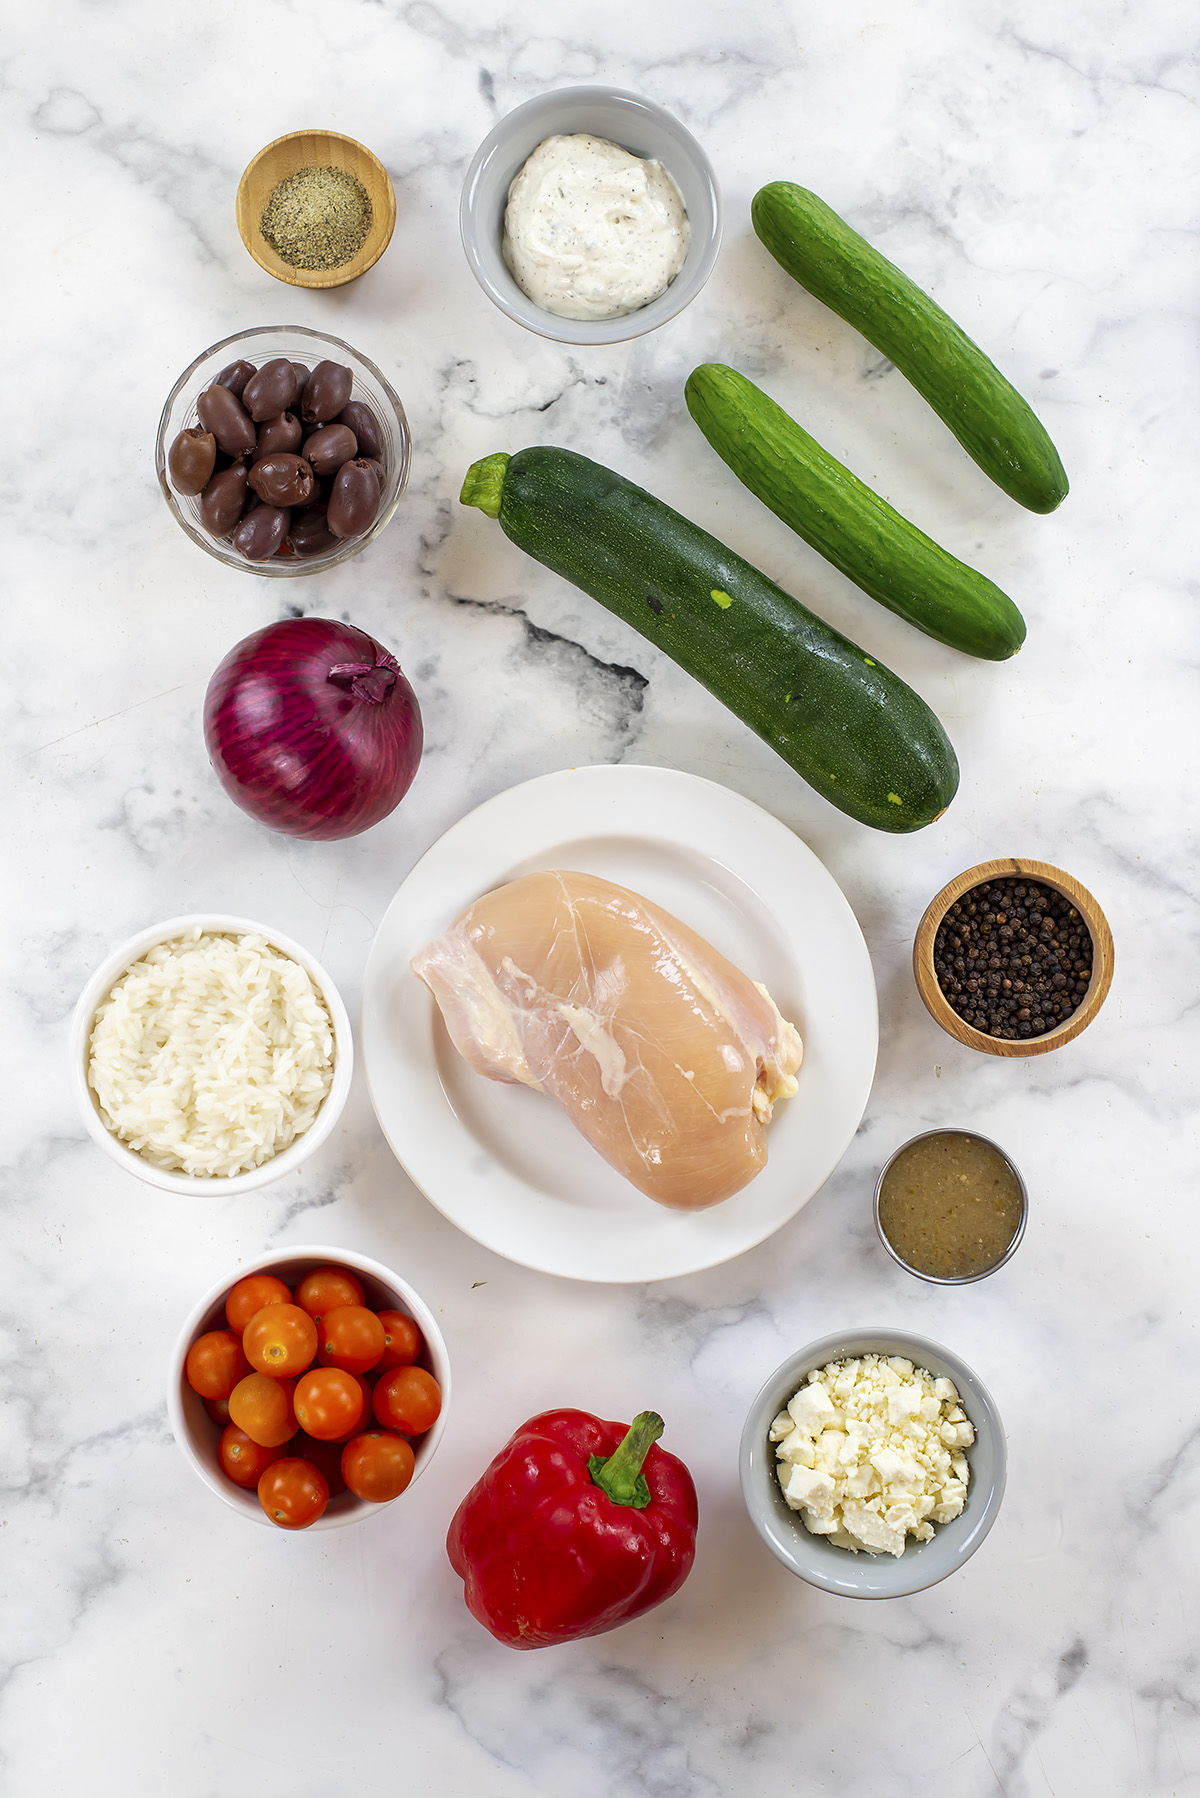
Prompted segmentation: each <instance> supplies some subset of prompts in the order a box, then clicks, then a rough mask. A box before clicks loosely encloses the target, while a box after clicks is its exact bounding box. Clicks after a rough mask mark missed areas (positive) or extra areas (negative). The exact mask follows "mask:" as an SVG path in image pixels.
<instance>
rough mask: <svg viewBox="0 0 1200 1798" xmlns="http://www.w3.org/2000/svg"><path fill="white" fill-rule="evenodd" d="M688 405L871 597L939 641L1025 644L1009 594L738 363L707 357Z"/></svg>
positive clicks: (756, 487) (1012, 647)
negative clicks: (906, 514)
mask: <svg viewBox="0 0 1200 1798" xmlns="http://www.w3.org/2000/svg"><path fill="white" fill-rule="evenodd" d="M684 397H685V399H686V400H687V408H688V411H689V412H690V413H691V415H692V417H693V418H694V419H695V421H696V423H697V424H698V425H699V426H700V429H701V430H702V431H703V432H704V435H705V436H706V437H707V438H708V441H709V442H710V443H711V444H712V446H713V448H714V449H715V450H716V452H717V454H718V456H720V458H721V460H722V461H723V462H727V463H728V464H729V466H730V468H732V470H733V472H734V474H735V475H736V476H737V477H738V480H739V481H744V482H745V484H746V486H747V487H749V489H750V491H751V493H753V494H756V495H757V496H758V498H759V499H761V500H762V501H763V502H764V504H766V505H768V506H770V508H771V510H772V512H774V513H775V514H776V516H777V517H779V518H782V520H783V522H784V524H789V525H791V527H792V529H793V530H794V531H796V532H798V534H799V535H800V536H801V537H803V538H804V540H805V542H806V543H811V544H812V546H813V548H814V549H815V550H819V551H820V553H821V554H822V555H823V556H824V557H825V558H826V559H827V560H828V561H830V562H832V563H833V565H834V567H835V568H840V569H841V571H842V573H843V574H844V575H847V576H848V577H849V578H850V580H852V581H854V582H855V583H856V584H857V585H858V586H860V587H861V588H862V590H863V592H864V593H869V594H870V595H871V598H872V599H877V600H879V602H880V604H881V605H885V606H887V607H888V608H889V609H890V610H891V611H893V612H897V613H899V615H900V617H901V618H906V619H907V620H908V622H909V624H915V625H916V627H917V629H918V630H920V631H924V632H925V634H926V635H927V636H930V637H936V638H937V640H938V642H939V643H948V644H949V645H950V646H951V648H952V649H962V650H965V651H966V653H967V654H968V655H972V656H984V657H986V659H987V660H988V661H991V662H1003V661H1004V660H1005V659H1006V658H1007V657H1008V656H1011V655H1015V654H1016V652H1017V650H1018V649H1020V647H1021V645H1022V643H1023V642H1024V641H1025V620H1024V619H1023V618H1022V616H1021V614H1020V612H1018V610H1017V608H1016V606H1014V604H1013V602H1012V600H1011V599H1009V597H1008V595H1007V594H1006V593H1002V592H1001V591H1000V589H999V587H997V586H995V585H994V584H993V583H992V582H991V581H989V580H988V579H987V577H986V576H985V575H982V574H977V573H976V571H975V570H974V569H973V568H968V567H967V565H966V563H965V562H960V561H958V560H957V558H956V557H954V556H952V555H950V553H949V551H947V550H944V549H941V548H939V546H938V545H937V544H936V543H935V542H934V541H933V539H932V537H927V536H926V535H925V533H924V532H923V531H919V530H918V529H917V527H916V525H915V524H909V522H908V520H907V519H906V518H902V517H901V516H900V514H899V512H895V511H893V510H892V508H891V506H889V505H888V503H887V501H886V500H883V499H880V497H879V495H878V494H877V493H872V491H871V489H870V488H869V487H866V486H864V485H863V483H862V482H861V481H860V480H859V479H858V476H857V475H853V474H851V472H850V470H849V469H848V468H846V467H845V466H844V465H843V464H842V463H841V462H839V461H837V460H836V459H835V458H834V457H833V456H831V455H830V454H829V452H828V451H827V450H824V449H822V448H821V445H820V444H819V443H818V442H817V440H816V438H815V437H810V436H809V434H808V432H807V431H805V430H802V429H801V427H800V426H799V425H798V424H797V423H796V421H795V419H794V418H790V417H789V416H788V414H787V413H786V412H785V411H784V410H783V408H782V406H777V405H776V404H775V401H774V400H773V399H769V398H768V397H767V395H766V394H765V393H763V392H762V390H761V389H760V388H758V387H756V386H755V385H754V383H753V381H748V380H747V379H746V377H745V375H740V374H738V372H737V370H736V369H732V368H726V367H725V366H724V365H723V364H721V363H719V362H706V363H704V364H702V365H701V367H699V368H697V369H693V371H692V373H691V374H690V375H689V377H688V382H687V386H686V387H685V388H684Z"/></svg>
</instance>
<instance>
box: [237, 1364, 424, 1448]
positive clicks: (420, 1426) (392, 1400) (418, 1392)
mask: <svg viewBox="0 0 1200 1798" xmlns="http://www.w3.org/2000/svg"><path fill="white" fill-rule="evenodd" d="M230 1402H231V1404H232V1400H231V1401H230ZM374 1407H375V1416H376V1418H377V1419H378V1421H379V1422H380V1423H381V1424H382V1425H383V1427H384V1429H385V1430H400V1431H402V1432H403V1434H404V1435H406V1436H420V1435H423V1434H424V1432H425V1431H426V1430H429V1429H432V1428H433V1425H434V1424H435V1423H436V1422H437V1420H438V1414H439V1412H440V1411H441V1408H442V1389H441V1387H440V1386H439V1385H438V1383H437V1381H436V1380H435V1379H434V1377H433V1375H432V1374H431V1373H426V1371H425V1369H424V1368H423V1367H395V1368H393V1369H392V1371H391V1373H385V1374H384V1375H383V1377H382V1378H381V1379H380V1380H379V1381H378V1383H377V1384H376V1387H375V1393H374Z"/></svg>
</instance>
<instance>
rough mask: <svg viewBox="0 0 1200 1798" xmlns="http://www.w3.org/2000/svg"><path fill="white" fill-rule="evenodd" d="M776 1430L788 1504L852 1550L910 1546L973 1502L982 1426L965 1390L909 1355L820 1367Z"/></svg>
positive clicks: (813, 1527) (897, 1550)
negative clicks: (974, 1453) (970, 1488)
mask: <svg viewBox="0 0 1200 1798" xmlns="http://www.w3.org/2000/svg"><path fill="white" fill-rule="evenodd" d="M770 1434H771V1440H772V1442H774V1443H776V1445H777V1446H776V1451H775V1452H776V1457H777V1461H778V1471H779V1480H780V1485H781V1486H782V1489H783V1495H784V1497H785V1498H786V1500H787V1502H788V1504H789V1505H790V1506H791V1507H792V1509H793V1510H796V1511H798V1512H799V1513H800V1517H801V1521H802V1522H803V1523H804V1526H805V1528H806V1529H808V1530H810V1531H811V1532H812V1534H813V1535H817V1536H826V1537H827V1538H828V1539H829V1541H831V1542H833V1543H835V1544H836V1546H837V1547H839V1548H848V1549H850V1550H851V1551H852V1552H853V1553H857V1552H858V1551H859V1550H860V1549H865V1550H866V1552H867V1553H868V1554H891V1555H902V1554H903V1553H904V1548H905V1544H906V1542H907V1539H908V1537H909V1536H912V1537H914V1538H915V1540H916V1541H918V1542H928V1541H929V1540H930V1538H931V1537H932V1535H933V1524H934V1523H949V1522H950V1521H951V1519H952V1518H954V1517H957V1516H958V1515H959V1513H960V1512H961V1510H962V1508H963V1505H964V1503H965V1502H966V1492H967V1483H968V1480H969V1478H970V1470H969V1467H968V1463H967V1459H966V1456H965V1455H964V1454H963V1453H962V1450H963V1449H964V1448H969V1447H970V1445H971V1444H972V1443H973V1442H974V1440H975V1431H974V1429H973V1428H972V1426H971V1424H970V1422H969V1421H968V1419H967V1416H966V1413H965V1412H964V1411H963V1409H962V1406H961V1404H960V1402H959V1396H958V1390H957V1388H956V1387H955V1385H954V1382H953V1381H952V1380H947V1379H937V1380H935V1379H934V1378H933V1376H932V1375H931V1374H929V1373H928V1372H927V1371H926V1370H925V1369H924V1368H914V1366H913V1363H912V1362H911V1361H908V1360H906V1359H905V1357H904V1356H903V1355H891V1356H887V1357H885V1356H882V1355H864V1356H862V1357H860V1358H859V1359H857V1360H848V1361H833V1362H831V1363H830V1364H829V1366H828V1367H821V1368H817V1369H815V1370H814V1371H813V1372H812V1373H810V1374H809V1376H808V1380H807V1383H806V1384H805V1385H803V1386H802V1387H801V1388H800V1390H799V1392H797V1393H796V1394H795V1396H794V1397H793V1398H792V1400H791V1402H790V1404H789V1405H788V1407H787V1410H786V1411H781V1412H780V1413H779V1416H778V1417H777V1418H776V1419H775V1421H774V1423H773V1424H772V1425H771V1432H770Z"/></svg>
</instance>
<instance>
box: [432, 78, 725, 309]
mask: <svg viewBox="0 0 1200 1798" xmlns="http://www.w3.org/2000/svg"><path fill="white" fill-rule="evenodd" d="M577 132H588V133H590V134H591V135H592V136H594V137H603V138H607V139H608V140H609V142H610V143H615V144H620V145H621V147H622V148H623V149H626V150H629V151H631V152H632V154H633V155H635V156H641V157H643V158H647V159H648V158H650V157H653V158H654V159H655V160H656V161H658V162H661V163H662V165H663V167H664V168H665V169H666V171H667V173H668V174H669V175H670V176H671V178H672V180H673V181H674V182H675V185H676V186H677V187H678V189H679V191H680V193H681V194H682V196H683V203H684V206H685V207H686V209H687V215H688V225H689V228H690V239H689V243H688V252H687V256H686V258H685V260H684V264H683V267H682V268H681V269H680V271H679V273H678V274H677V275H676V277H675V279H674V280H673V281H672V283H671V285H670V286H669V287H668V288H667V291H666V292H665V293H663V294H660V295H659V297H658V299H656V300H651V301H650V303H649V305H647V306H642V307H641V308H640V309H639V310H638V311H637V312H627V313H626V314H625V315H624V316H623V317H622V318H604V319H578V318H559V317H558V316H557V315H556V314H555V313H553V312H546V311H545V310H544V309H543V308H542V307H541V306H537V305H535V304H534V302H533V301H532V300H531V299H530V298H529V297H528V295H527V294H525V293H523V292H522V291H521V289H520V288H519V287H518V286H517V283H516V282H515V281H514V279H513V277H512V274H511V273H510V271H509V267H508V264H507V263H506V262H505V260H504V251H503V247H502V246H503V241H504V209H505V206H506V205H507V204H508V190H509V186H510V185H511V183H512V179H513V177H514V175H516V174H517V172H518V170H519V169H520V168H521V167H522V165H523V164H524V163H525V162H526V161H527V159H528V158H529V156H530V155H531V154H532V153H533V151H534V150H536V149H537V147H538V145H539V144H540V143H542V142H543V141H544V140H545V139H546V138H548V137H556V136H559V135H564V136H570V135H572V134H574V133H577ZM459 226H460V229H461V231H462V240H463V248H464V250H465V251H466V253H467V261H468V263H469V264H470V266H471V272H472V274H473V275H474V276H475V279H476V280H477V281H478V282H479V285H480V286H481V287H482V288H483V291H484V292H485V293H486V294H487V296H488V298H489V299H490V300H492V301H494V302H495V304H496V305H497V306H499V308H500V310H501V312H504V313H507V315H508V317H509V318H511V319H515V320H516V322H517V324H519V325H524V326H525V327H526V329H527V330H530V331H536V332H537V333H538V335H539V336H541V337H550V338H553V339H554V340H555V341H556V342H558V343H577V344H602V343H624V342H625V341H626V340H627V339H628V338H630V337H641V336H643V335H644V333H645V332H647V331H653V330H655V329H657V327H658V326H659V325H663V324H666V322H667V320H668V319H671V318H674V317H675V316H676V314H677V313H679V312H682V311H683V308H684V307H685V306H686V305H688V304H689V302H690V301H692V300H693V299H695V297H696V295H697V294H698V293H699V291H700V289H701V288H702V287H703V286H704V283H705V282H706V281H707V280H708V277H709V275H710V274H711V273H712V271H713V265H714V263H715V262H716V260H717V251H718V250H719V249H720V247H721V196H720V192H719V190H718V188H717V178H716V176H715V174H714V173H713V168H712V164H711V163H710V162H709V160H708V157H707V156H706V155H705V153H704V151H703V150H702V149H701V148H700V145H699V144H698V143H697V142H696V140H695V138H694V137H693V136H692V134H691V132H690V131H687V130H685V128H684V127H683V126H682V125H681V124H680V123H679V120H678V119H676V118H673V117H672V115H671V114H670V113H669V112H667V111H665V110H664V108H663V107H661V106H656V105H655V103H654V101H653V100H646V99H644V98H643V97H642V96H641V95H639V94H630V93H626V92H625V90H624V89H623V88H619V87H564V88H559V89H557V90H556V91H555V92H553V93H549V94H539V95H538V96H537V98H536V99H533V100H527V101H526V102H525V104H524V105H523V106H518V107H517V108H516V109H515V110H514V111H513V112H510V113H508V114H507V115H506V116H505V117H504V118H502V119H501V120H500V123H499V124H498V125H496V126H495V127H494V128H493V129H492V130H491V131H489V133H488V135H487V136H486V137H485V138H484V140H483V142H482V143H481V144H480V146H479V148H478V150H477V151H476V152H475V156H474V159H473V161H472V163H471V166H470V168H469V169H468V170H467V178H466V181H465V182H464V184H463V191H462V200H461V203H460V206H459Z"/></svg>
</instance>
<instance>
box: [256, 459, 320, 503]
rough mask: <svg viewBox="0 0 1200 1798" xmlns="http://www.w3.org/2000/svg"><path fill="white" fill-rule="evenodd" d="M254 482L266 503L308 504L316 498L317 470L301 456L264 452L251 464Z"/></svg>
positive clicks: (258, 493)
mask: <svg viewBox="0 0 1200 1798" xmlns="http://www.w3.org/2000/svg"><path fill="white" fill-rule="evenodd" d="M250 485H251V486H252V487H253V489H254V491H255V493H257V495H258V497H259V499H260V500H262V502H263V504H264V505H265V506H306V505H307V504H308V502H309V500H310V499H311V498H312V491H313V471H312V469H311V468H310V467H309V465H308V463H307V462H305V461H304V459H303V457H301V456H289V455H285V454H284V453H283V452H282V451H281V452H280V453H279V454H278V455H274V456H264V457H263V459H262V461H261V462H255V463H253V464H252V465H251V468H250Z"/></svg>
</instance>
